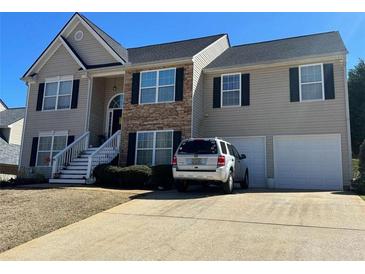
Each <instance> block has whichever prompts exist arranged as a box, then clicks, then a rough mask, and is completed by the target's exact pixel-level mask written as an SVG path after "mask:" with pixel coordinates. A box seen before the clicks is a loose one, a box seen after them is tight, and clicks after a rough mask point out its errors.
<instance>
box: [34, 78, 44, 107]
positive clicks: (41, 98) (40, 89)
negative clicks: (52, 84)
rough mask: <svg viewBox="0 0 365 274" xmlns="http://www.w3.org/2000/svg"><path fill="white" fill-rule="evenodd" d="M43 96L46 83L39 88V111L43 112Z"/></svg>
mask: <svg viewBox="0 0 365 274" xmlns="http://www.w3.org/2000/svg"><path fill="white" fill-rule="evenodd" d="M43 95H44V83H40V84H39V86H38V97H37V108H36V110H37V111H40V110H42V104H43Z"/></svg>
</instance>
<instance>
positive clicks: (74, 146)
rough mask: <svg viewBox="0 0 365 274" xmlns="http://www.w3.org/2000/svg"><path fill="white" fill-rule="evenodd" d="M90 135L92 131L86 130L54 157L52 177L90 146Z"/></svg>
mask: <svg viewBox="0 0 365 274" xmlns="http://www.w3.org/2000/svg"><path fill="white" fill-rule="evenodd" d="M89 136H90V132H85V133H84V134H82V135H81V136H80V137H79V138H77V139H76V140H75V141H74V142H72V143H71V144H69V145H68V146H67V147H66V148H65V149H63V150H61V151H60V152H58V153H57V154H56V155H55V156H54V157H53V163H52V178H55V176H56V175H57V174H58V173H59V172H60V171H61V169H63V168H64V167H66V166H67V165H69V163H70V162H71V161H72V160H73V159H75V158H77V157H78V156H79V155H80V153H81V152H83V151H84V150H86V149H87V148H88V147H89Z"/></svg>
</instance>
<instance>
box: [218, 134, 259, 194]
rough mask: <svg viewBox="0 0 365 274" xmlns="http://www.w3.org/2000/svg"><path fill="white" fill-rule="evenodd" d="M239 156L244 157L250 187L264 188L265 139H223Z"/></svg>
mask: <svg viewBox="0 0 365 274" xmlns="http://www.w3.org/2000/svg"><path fill="white" fill-rule="evenodd" d="M224 139H225V140H226V141H228V142H230V143H231V144H233V145H234V146H235V147H236V148H237V150H238V152H239V153H240V154H245V155H246V157H247V158H246V159H245V161H246V164H247V166H248V170H249V176H250V187H266V157H265V154H266V138H265V137H225V138H224Z"/></svg>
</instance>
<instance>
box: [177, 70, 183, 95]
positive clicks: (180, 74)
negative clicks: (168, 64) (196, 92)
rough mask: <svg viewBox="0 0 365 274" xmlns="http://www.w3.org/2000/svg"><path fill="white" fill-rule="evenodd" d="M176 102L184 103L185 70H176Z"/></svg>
mask: <svg viewBox="0 0 365 274" xmlns="http://www.w3.org/2000/svg"><path fill="white" fill-rule="evenodd" d="M175 81H176V82H175V101H182V99H183V93H184V68H177V69H176V80H175Z"/></svg>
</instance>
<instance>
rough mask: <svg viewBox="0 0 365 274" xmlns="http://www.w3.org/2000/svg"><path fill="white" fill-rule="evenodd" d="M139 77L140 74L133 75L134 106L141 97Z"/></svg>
mask: <svg viewBox="0 0 365 274" xmlns="http://www.w3.org/2000/svg"><path fill="white" fill-rule="evenodd" d="M139 77H140V73H139V72H138V73H133V75H132V100H131V103H132V104H138V97H139Z"/></svg>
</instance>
